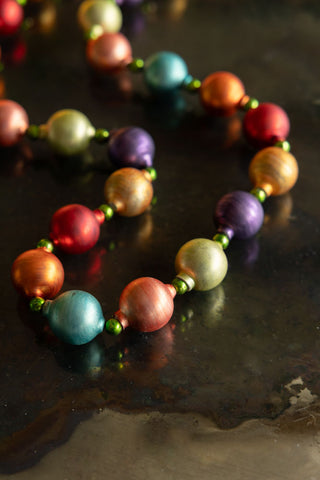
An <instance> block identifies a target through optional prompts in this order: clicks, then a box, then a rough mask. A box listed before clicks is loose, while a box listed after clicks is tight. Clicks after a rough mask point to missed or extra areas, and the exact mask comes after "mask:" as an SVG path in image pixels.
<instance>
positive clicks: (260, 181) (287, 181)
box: [249, 147, 299, 195]
mask: <svg viewBox="0 0 320 480" xmlns="http://www.w3.org/2000/svg"><path fill="white" fill-rule="evenodd" d="M298 175H299V168H298V164H297V161H296V159H295V157H294V156H293V155H291V153H289V152H285V151H284V150H282V148H278V147H268V148H264V149H263V150H260V152H258V153H257V154H256V155H255V156H254V157H253V159H252V160H251V163H250V166H249V177H250V180H251V181H252V183H253V185H254V187H258V188H262V189H263V190H264V191H265V192H266V193H267V195H282V194H283V193H286V192H288V191H289V190H290V189H291V188H292V187H293V186H294V184H295V183H296V181H297V179H298Z"/></svg>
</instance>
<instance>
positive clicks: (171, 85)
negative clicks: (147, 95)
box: [144, 52, 188, 94]
mask: <svg viewBox="0 0 320 480" xmlns="http://www.w3.org/2000/svg"><path fill="white" fill-rule="evenodd" d="M187 75H188V68H187V65H186V63H185V61H184V60H183V59H182V58H181V57H180V56H179V55H177V54H176V53H173V52H157V53H154V54H153V55H151V56H150V57H148V58H147V60H146V61H145V63H144V79H145V82H146V84H147V86H148V87H149V88H150V90H151V91H152V92H154V93H158V94H161V93H169V92H172V91H174V90H176V89H177V88H179V87H181V85H182V84H183V82H184V80H185V78H186V76H187Z"/></svg>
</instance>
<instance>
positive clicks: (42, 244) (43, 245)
mask: <svg viewBox="0 0 320 480" xmlns="http://www.w3.org/2000/svg"><path fill="white" fill-rule="evenodd" d="M37 248H45V249H46V250H48V251H49V252H50V253H52V252H53V249H54V245H53V243H52V242H51V241H50V240H48V239H47V238H41V240H39V242H38V243H37Z"/></svg>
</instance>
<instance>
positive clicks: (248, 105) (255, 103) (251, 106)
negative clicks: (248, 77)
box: [243, 98, 259, 112]
mask: <svg viewBox="0 0 320 480" xmlns="http://www.w3.org/2000/svg"><path fill="white" fill-rule="evenodd" d="M257 107H259V100H257V99H256V98H249V100H248V101H247V103H246V104H245V105H244V106H243V110H245V111H246V112H247V111H248V110H252V109H254V108H257Z"/></svg>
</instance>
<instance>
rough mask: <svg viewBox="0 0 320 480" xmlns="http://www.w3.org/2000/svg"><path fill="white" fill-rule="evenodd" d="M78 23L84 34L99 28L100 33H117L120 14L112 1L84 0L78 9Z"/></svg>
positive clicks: (120, 24)
mask: <svg viewBox="0 0 320 480" xmlns="http://www.w3.org/2000/svg"><path fill="white" fill-rule="evenodd" d="M78 22H79V24H80V26H81V28H82V29H83V30H84V32H89V31H90V30H92V28H93V27H96V26H99V27H101V28H102V30H101V31H102V33H103V32H106V33H117V32H119V31H120V29H121V27H122V13H121V10H120V8H119V7H118V5H117V4H116V3H115V2H114V1H113V0H85V1H84V2H82V3H81V5H80V7H79V9H78Z"/></svg>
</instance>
